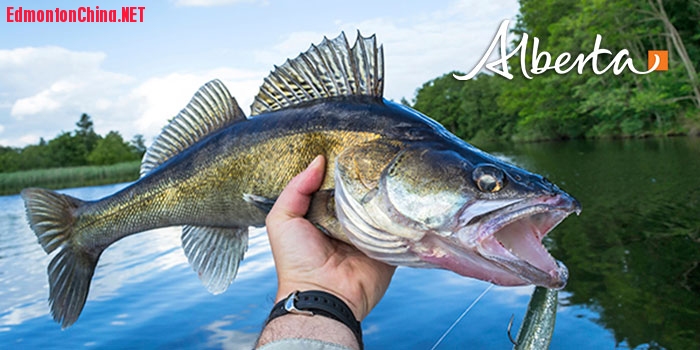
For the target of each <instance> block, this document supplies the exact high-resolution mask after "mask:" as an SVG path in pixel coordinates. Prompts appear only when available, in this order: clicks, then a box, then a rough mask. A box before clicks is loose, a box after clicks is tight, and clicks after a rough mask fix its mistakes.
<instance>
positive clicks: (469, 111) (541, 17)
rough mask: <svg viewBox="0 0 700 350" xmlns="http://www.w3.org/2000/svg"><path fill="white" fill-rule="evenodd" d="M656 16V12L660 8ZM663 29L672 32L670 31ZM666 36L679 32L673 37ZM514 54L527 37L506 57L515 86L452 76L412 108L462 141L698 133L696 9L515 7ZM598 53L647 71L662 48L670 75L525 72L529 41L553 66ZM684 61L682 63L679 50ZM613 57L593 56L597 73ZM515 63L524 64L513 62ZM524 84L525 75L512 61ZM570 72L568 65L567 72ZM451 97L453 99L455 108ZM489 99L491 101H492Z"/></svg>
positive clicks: (568, 4)
mask: <svg viewBox="0 0 700 350" xmlns="http://www.w3.org/2000/svg"><path fill="white" fill-rule="evenodd" d="M662 10H663V11H662ZM669 23H670V25H669ZM674 31H675V32H677V34H674ZM513 33H515V35H516V39H515V40H514V43H513V46H512V48H514V47H515V46H516V45H517V44H519V43H520V42H521V38H523V36H524V34H525V33H527V35H528V40H529V41H528V46H527V50H524V51H521V52H519V53H518V55H516V56H514V57H512V58H511V59H510V60H509V66H510V67H509V69H510V72H511V74H513V76H514V79H513V80H507V79H505V78H503V77H500V76H494V77H490V76H488V75H483V74H482V75H479V76H477V77H476V78H475V79H473V80H471V81H457V80H456V79H454V78H452V75H451V73H450V74H446V75H443V76H441V77H438V78H436V79H434V80H431V81H429V82H427V83H425V84H424V85H423V86H422V87H421V88H420V89H419V90H418V93H417V95H416V98H415V103H414V107H415V108H416V109H418V110H420V111H422V112H424V113H426V114H428V115H429V116H431V117H433V118H435V119H437V120H438V121H440V122H441V123H443V124H444V125H445V126H446V127H447V128H448V129H449V130H451V131H452V132H454V133H455V134H456V135H458V136H460V137H462V138H465V139H470V140H472V139H474V138H476V139H480V138H486V139H494V138H500V139H513V140H524V141H526V140H543V139H569V138H581V137H617V136H623V137H635V136H647V135H667V134H678V133H691V134H693V133H697V132H698V131H697V130H698V126H697V125H698V123H697V120H696V119H694V118H696V117H697V116H698V114H699V112H698V110H699V108H698V107H700V84H699V83H698V81H700V76H698V74H697V73H694V75H695V76H694V75H693V72H697V71H698V70H699V69H700V60H699V59H697V58H698V57H700V40H698V38H700V34H698V33H700V2H697V1H696V2H690V3H689V2H686V1H668V0H664V1H656V0H651V1H649V0H620V1H600V0H521V1H520V14H519V16H518V21H517V23H516V25H515V28H514V29H513ZM597 34H600V35H601V36H602V42H601V48H603V49H607V50H610V51H611V52H612V53H613V55H614V54H617V53H618V52H621V51H623V50H627V51H626V52H628V56H626V57H631V58H632V59H633V64H634V67H635V68H637V70H640V71H644V70H646V64H647V51H648V50H667V51H668V52H669V70H668V71H666V72H653V73H651V74H648V75H636V74H634V73H631V72H629V71H625V72H623V73H622V74H620V75H614V74H613V72H612V69H610V70H608V71H607V72H606V73H604V74H603V75H596V74H594V72H593V70H592V67H591V64H592V63H591V62H588V63H587V64H586V68H585V69H584V70H583V72H582V74H578V72H577V70H576V69H574V70H572V71H571V72H569V73H567V74H557V73H556V72H554V71H551V70H550V71H547V72H544V73H543V74H533V73H532V72H530V71H529V70H530V69H531V67H532V64H533V58H534V57H533V46H534V44H533V41H534V38H535V37H537V38H538V39H539V49H538V52H539V53H540V55H539V59H535V61H537V62H539V67H543V66H544V64H545V61H544V56H542V52H543V51H547V52H549V53H550V54H551V56H552V58H551V59H552V60H554V59H556V57H558V56H559V55H560V54H562V53H570V54H571V55H572V60H571V61H570V62H573V58H575V57H576V56H577V55H578V54H583V55H584V56H585V55H588V54H589V53H590V52H592V51H593V48H594V44H595V40H596V35H597ZM683 51H685V52H687V55H688V56H689V57H690V60H687V59H686V60H684V59H683V55H682V52H683ZM613 55H601V56H600V59H599V61H598V63H597V66H598V69H601V70H602V69H604V68H605V67H607V66H608V65H609V64H610V63H611V62H612V59H613ZM521 56H522V57H521ZM521 58H523V59H524V61H525V69H528V72H527V73H528V74H530V75H531V76H532V79H527V78H525V77H524V76H523V72H522V67H521V64H520V60H521ZM567 67H568V65H567ZM455 96H458V97H457V98H458V99H460V101H459V102H458V101H454V100H455ZM494 101H495V103H494Z"/></svg>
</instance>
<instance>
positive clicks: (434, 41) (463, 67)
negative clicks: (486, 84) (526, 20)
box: [255, 0, 518, 100]
mask: <svg viewBox="0 0 700 350" xmlns="http://www.w3.org/2000/svg"><path fill="white" fill-rule="evenodd" d="M517 13H518V4H517V2H515V1H512V2H511V1H509V2H497V1H492V2H490V3H484V2H478V3H477V2H476V1H473V0H472V1H470V0H464V1H457V2H453V3H451V4H450V5H449V6H448V7H447V8H445V9H442V10H437V11H433V12H430V13H425V14H419V15H414V16H413V17H405V18H396V17H375V18H370V19H366V20H362V21H336V22H335V24H334V27H333V28H329V29H328V30H327V31H318V32H314V31H297V32H291V33H288V34H286V35H285V37H284V38H283V40H282V41H281V42H280V43H279V44H277V45H275V46H273V47H272V48H271V49H269V50H260V51H257V52H255V57H256V58H257V59H258V60H260V61H269V62H273V63H276V64H280V63H282V61H281V59H280V58H284V57H290V58H291V57H296V56H297V55H298V54H299V52H301V51H305V50H306V49H307V48H308V47H309V44H311V43H314V44H318V43H319V42H320V41H321V38H323V36H324V35H325V36H327V37H328V38H335V37H336V36H337V35H338V34H339V33H340V31H344V32H345V34H346V36H347V37H348V41H350V44H351V45H352V42H353V41H354V40H355V37H356V35H355V34H356V32H357V30H358V29H359V30H360V32H361V33H362V35H363V36H369V35H371V34H374V33H376V34H377V41H378V42H379V43H380V44H383V45H384V58H385V59H384V60H385V81H386V82H385V85H384V86H385V90H384V95H385V97H387V98H389V99H395V100H399V99H400V98H401V97H406V98H408V99H409V100H410V99H411V98H412V97H413V96H414V92H415V90H416V89H417V88H418V87H420V86H421V85H422V84H423V83H425V82H426V81H428V80H430V79H433V78H436V77H438V76H440V75H442V74H445V73H447V72H449V71H451V70H459V71H462V72H464V71H470V70H471V69H472V68H473V67H474V66H475V65H476V63H477V62H478V61H479V59H480V58H481V57H482V56H483V54H484V53H485V52H486V49H487V48H488V45H489V44H490V43H491V41H492V40H493V36H494V34H495V33H496V30H497V29H498V26H499V25H500V23H501V21H502V20H504V19H513V18H514V17H515V15H516V14H517ZM504 14H505V15H504Z"/></svg>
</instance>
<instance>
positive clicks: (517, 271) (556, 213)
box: [476, 194, 581, 289]
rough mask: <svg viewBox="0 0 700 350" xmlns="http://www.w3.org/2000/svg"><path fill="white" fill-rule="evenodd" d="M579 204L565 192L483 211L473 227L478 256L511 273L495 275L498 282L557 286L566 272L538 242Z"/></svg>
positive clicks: (567, 274)
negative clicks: (519, 281) (496, 209)
mask: <svg viewBox="0 0 700 350" xmlns="http://www.w3.org/2000/svg"><path fill="white" fill-rule="evenodd" d="M580 211H581V205H580V204H579V203H578V202H577V201H576V200H575V199H574V198H572V197H571V196H569V195H567V194H557V195H555V196H547V197H538V198H533V199H528V200H524V201H521V202H518V203H515V204H513V205H511V206H508V207H505V208H503V209H500V210H498V211H496V212H494V213H491V214H488V215H486V216H485V217H484V218H482V220H481V221H480V222H481V224H480V225H479V226H478V229H477V239H476V240H477V245H476V247H477V250H478V252H479V254H480V255H481V256H483V257H484V258H486V259H487V260H489V261H491V262H492V263H494V264H496V265H500V266H501V267H502V268H503V272H506V273H509V274H510V275H511V276H502V277H501V276H496V277H498V278H499V279H501V280H503V282H502V283H499V284H518V283H517V279H520V280H521V281H522V283H519V284H535V285H539V286H543V287H547V288H555V289H561V288H563V287H564V286H565V285H566V281H567V279H568V276H569V273H568V269H567V268H566V266H565V265H564V264H563V263H561V262H560V261H557V260H555V259H554V258H553V257H552V256H551V255H550V254H549V252H548V251H547V249H546V248H545V247H544V245H543V244H542V239H543V238H544V237H545V236H546V235H547V234H548V233H549V232H551V231H552V230H553V229H554V228H555V227H556V226H557V225H558V224H559V223H560V222H562V221H563V220H564V219H565V218H566V217H567V216H569V214H571V213H574V212H576V213H577V214H578V213H580Z"/></svg>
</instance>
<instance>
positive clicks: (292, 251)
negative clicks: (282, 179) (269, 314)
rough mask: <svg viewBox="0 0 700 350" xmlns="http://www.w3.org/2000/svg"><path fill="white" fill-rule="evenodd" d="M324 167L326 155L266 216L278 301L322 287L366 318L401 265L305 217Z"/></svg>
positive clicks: (296, 180) (359, 317)
mask: <svg viewBox="0 0 700 350" xmlns="http://www.w3.org/2000/svg"><path fill="white" fill-rule="evenodd" d="M324 169H325V160H324V158H323V157H322V156H319V157H317V158H316V159H314V161H313V162H311V164H309V166H308V167H307V168H306V170H304V171H303V172H301V173H300V174H299V175H297V176H296V177H294V178H293V179H292V180H291V181H290V182H289V184H288V185H287V187H286V188H285V189H284V191H282V193H281V194H280V196H279V198H278V199H277V202H276V203H275V205H274V206H273V207H272V210H271V211H270V213H269V214H268V216H267V220H266V225H267V232H268V238H269V240H270V246H271V248H272V255H273V257H274V260H275V268H276V269H277V279H278V288H277V297H276V302H278V301H280V300H282V299H284V298H286V297H287V296H288V295H289V294H290V293H292V292H294V291H297V290H298V291H305V290H321V291H325V292H328V293H331V294H333V295H335V296H337V297H338V298H340V299H341V300H343V301H344V302H345V303H346V304H347V305H348V306H349V307H350V309H351V310H352V311H353V313H354V315H355V318H356V319H357V320H358V321H362V320H363V319H364V318H365V317H366V316H367V314H369V312H370V311H371V310H372V309H373V308H374V307H375V306H376V305H377V303H379V300H381V298H382V296H384V293H385V292H386V290H387V288H388V287H389V282H391V277H392V275H393V274H394V270H395V269H396V267H394V266H390V265H387V264H385V263H382V262H380V261H377V260H374V259H371V258H369V257H367V256H366V255H365V254H364V253H362V252H360V251H359V250H357V248H355V247H353V246H350V245H348V244H346V243H343V242H341V241H338V240H335V239H332V238H330V237H328V236H326V235H324V234H323V233H322V232H321V231H319V230H318V229H317V228H316V227H315V226H314V225H313V224H312V223H311V222H309V221H308V220H306V219H305V218H304V215H305V214H306V212H307V210H308V208H309V203H310V202H311V195H312V194H313V193H314V192H316V191H317V190H318V189H319V187H320V186H321V183H322V182H323V175H324V174H323V173H324Z"/></svg>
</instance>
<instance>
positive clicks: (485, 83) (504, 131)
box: [413, 72, 516, 141]
mask: <svg viewBox="0 0 700 350" xmlns="http://www.w3.org/2000/svg"><path fill="white" fill-rule="evenodd" d="M453 74H458V75H462V73H459V72H450V73H448V74H445V75H443V76H441V77H439V78H436V79H433V80H431V81H429V82H427V83H425V84H423V86H422V87H421V88H420V89H418V92H417V94H416V98H415V104H414V105H413V108H415V109H417V110H419V111H421V112H423V113H425V114H427V115H429V116H430V117H432V118H434V119H435V120H437V121H438V122H440V123H441V124H442V125H444V126H445V127H446V128H447V129H448V130H450V131H451V132H452V133H454V134H455V135H457V136H459V137H461V138H463V139H468V140H471V139H478V140H480V141H487V140H497V139H501V138H504V137H506V136H507V135H509V134H511V133H512V129H513V128H514V127H515V122H516V119H515V114H508V113H504V112H503V111H502V110H501V109H499V108H498V106H497V105H496V102H495V99H496V97H498V94H499V91H500V90H501V85H502V84H503V80H502V79H501V78H500V77H494V76H490V75H486V74H480V75H478V76H477V77H475V78H474V79H472V80H470V81H466V82H463V81H459V80H456V79H455V78H454V77H453V76H452V75H453Z"/></svg>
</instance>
